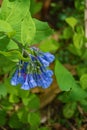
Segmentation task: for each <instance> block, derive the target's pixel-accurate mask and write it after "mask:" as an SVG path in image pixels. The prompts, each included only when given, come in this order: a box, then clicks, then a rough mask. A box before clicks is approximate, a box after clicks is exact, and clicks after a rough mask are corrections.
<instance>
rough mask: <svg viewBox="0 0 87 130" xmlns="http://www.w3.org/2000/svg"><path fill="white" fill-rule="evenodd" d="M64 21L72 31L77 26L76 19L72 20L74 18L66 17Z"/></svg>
mask: <svg viewBox="0 0 87 130" xmlns="http://www.w3.org/2000/svg"><path fill="white" fill-rule="evenodd" d="M65 21H66V22H67V23H68V24H69V26H70V27H72V28H73V29H74V27H75V26H76V24H77V22H78V21H77V19H76V18H74V17H68V18H66V19H65Z"/></svg>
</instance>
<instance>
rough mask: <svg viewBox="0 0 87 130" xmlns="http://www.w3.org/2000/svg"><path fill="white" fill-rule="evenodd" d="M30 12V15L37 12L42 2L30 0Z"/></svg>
mask: <svg viewBox="0 0 87 130" xmlns="http://www.w3.org/2000/svg"><path fill="white" fill-rule="evenodd" d="M30 3H31V4H30V12H31V14H32V15H34V14H36V13H38V12H39V11H40V10H41V8H42V2H39V1H38V2H36V0H30Z"/></svg>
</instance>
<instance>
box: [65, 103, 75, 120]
mask: <svg viewBox="0 0 87 130" xmlns="http://www.w3.org/2000/svg"><path fill="white" fill-rule="evenodd" d="M76 107H77V104H76V102H71V103H67V104H66V105H65V106H64V107H63V115H64V117H65V118H67V119H70V118H71V117H72V116H73V115H74V113H75V110H76Z"/></svg>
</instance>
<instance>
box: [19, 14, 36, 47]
mask: <svg viewBox="0 0 87 130" xmlns="http://www.w3.org/2000/svg"><path fill="white" fill-rule="evenodd" d="M35 32H36V28H35V23H34V21H33V19H32V17H31V14H30V13H28V14H27V16H26V17H25V19H24V20H23V21H22V24H21V41H22V43H23V45H25V44H26V43H31V41H32V40H33V39H34V36H35Z"/></svg>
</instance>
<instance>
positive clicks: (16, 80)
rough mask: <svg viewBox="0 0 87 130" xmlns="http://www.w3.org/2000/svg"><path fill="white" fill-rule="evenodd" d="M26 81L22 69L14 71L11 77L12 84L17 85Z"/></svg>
mask: <svg viewBox="0 0 87 130" xmlns="http://www.w3.org/2000/svg"><path fill="white" fill-rule="evenodd" d="M23 83H24V77H23V74H22V70H16V72H15V73H14V75H13V77H12V79H11V85H13V86H16V85H18V84H23Z"/></svg>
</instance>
